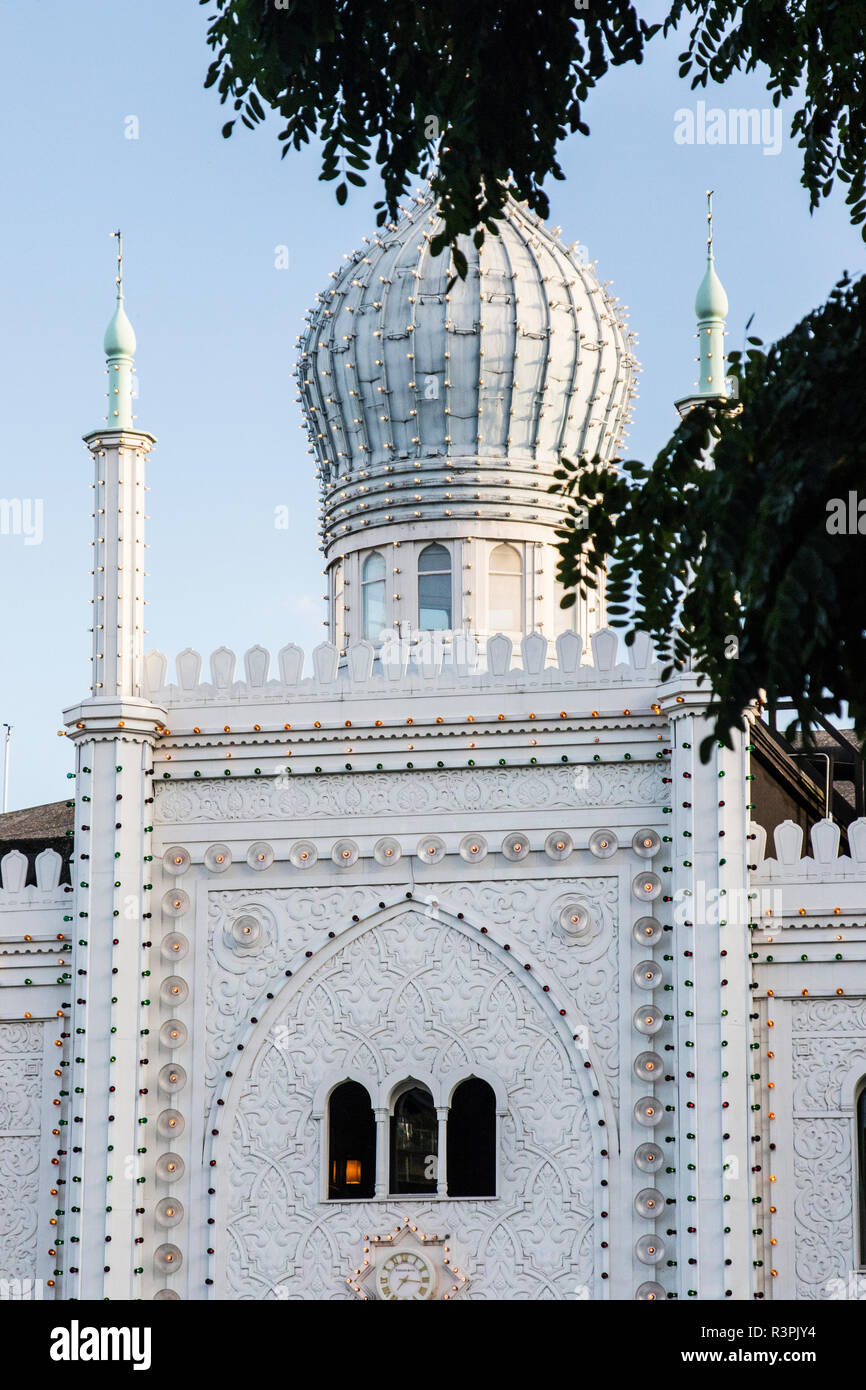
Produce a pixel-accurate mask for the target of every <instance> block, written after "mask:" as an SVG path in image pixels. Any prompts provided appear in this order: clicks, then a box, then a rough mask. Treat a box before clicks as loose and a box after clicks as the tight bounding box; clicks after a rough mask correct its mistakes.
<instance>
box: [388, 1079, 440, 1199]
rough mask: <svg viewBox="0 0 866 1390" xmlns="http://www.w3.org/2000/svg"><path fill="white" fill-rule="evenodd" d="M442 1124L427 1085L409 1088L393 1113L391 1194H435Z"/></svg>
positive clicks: (398, 1097) (395, 1106)
mask: <svg viewBox="0 0 866 1390" xmlns="http://www.w3.org/2000/svg"><path fill="white" fill-rule="evenodd" d="M438 1150H439V1125H438V1121H437V1118H436V1108H435V1106H434V1104H433V1097H432V1096H431V1094H430V1092H429V1091H428V1090H427V1087H426V1086H413V1085H408V1086H407V1087H406V1089H405V1090H403V1091H401V1092H400V1094H399V1095H398V1096H397V1099H396V1100H395V1102H394V1109H393V1111H392V1114H391V1192H392V1193H395V1194H396V1193H402V1192H435V1191H436V1182H437V1173H436V1169H437V1154H438Z"/></svg>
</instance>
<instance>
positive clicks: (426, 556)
mask: <svg viewBox="0 0 866 1390" xmlns="http://www.w3.org/2000/svg"><path fill="white" fill-rule="evenodd" d="M425 570H448V572H449V573H450V572H451V556H450V555H449V554H448V551H447V550H446V549H445V546H444V545H428V546H427V548H426V550H422V551H421V554H420V555H419V556H418V573H419V574H423V573H424V572H425Z"/></svg>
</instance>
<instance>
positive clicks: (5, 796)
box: [3, 724, 12, 816]
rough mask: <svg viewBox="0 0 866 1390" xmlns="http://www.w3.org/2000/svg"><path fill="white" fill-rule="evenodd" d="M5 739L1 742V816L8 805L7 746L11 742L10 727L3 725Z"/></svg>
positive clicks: (9, 725)
mask: <svg viewBox="0 0 866 1390" xmlns="http://www.w3.org/2000/svg"><path fill="white" fill-rule="evenodd" d="M3 728H4V729H5V730H6V737H5V739H4V741H3V815H4V816H5V814H6V810H7V807H8V805H9V744H10V743H11V741H12V725H11V724H4V725H3Z"/></svg>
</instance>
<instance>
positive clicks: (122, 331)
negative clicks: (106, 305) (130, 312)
mask: <svg viewBox="0 0 866 1390" xmlns="http://www.w3.org/2000/svg"><path fill="white" fill-rule="evenodd" d="M103 347H104V349H105V355H106V357H134V356H135V330H134V329H133V327H132V324H131V323H130V322H129V319H128V318H127V316H126V310H125V309H124V307H123V295H122V294H121V293H119V292H118V296H117V306H116V308H115V310H114V313H113V314H112V316H111V320H110V322H109V325H108V327H107V328H106V330H105V338H104V339H103Z"/></svg>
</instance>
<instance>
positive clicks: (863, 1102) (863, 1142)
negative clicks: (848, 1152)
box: [857, 1077, 866, 1268]
mask: <svg viewBox="0 0 866 1390" xmlns="http://www.w3.org/2000/svg"><path fill="white" fill-rule="evenodd" d="M857 1153H858V1179H859V1182H858V1186H859V1189H860V1202H859V1206H860V1264H861V1265H862V1266H863V1267H864V1268H866V1077H864V1079H863V1080H862V1081H861V1082H860V1094H859V1096H858V1097H857Z"/></svg>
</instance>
